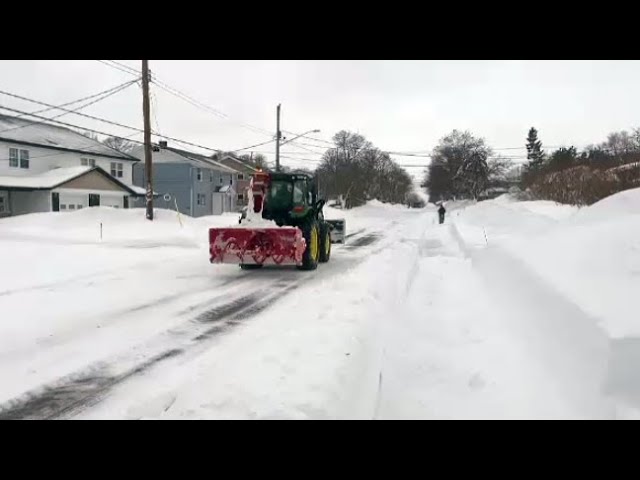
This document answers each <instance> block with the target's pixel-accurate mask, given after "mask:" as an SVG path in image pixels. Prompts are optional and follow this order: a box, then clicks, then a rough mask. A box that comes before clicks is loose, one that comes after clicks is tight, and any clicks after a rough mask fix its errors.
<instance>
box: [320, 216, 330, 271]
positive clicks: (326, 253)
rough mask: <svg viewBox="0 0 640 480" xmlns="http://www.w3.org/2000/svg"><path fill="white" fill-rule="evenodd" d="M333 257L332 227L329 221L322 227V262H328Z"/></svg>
mask: <svg viewBox="0 0 640 480" xmlns="http://www.w3.org/2000/svg"><path fill="white" fill-rule="evenodd" d="M329 257H331V229H330V228H329V224H328V223H323V224H322V226H321V227H320V258H319V261H320V263H327V262H328V261H329Z"/></svg>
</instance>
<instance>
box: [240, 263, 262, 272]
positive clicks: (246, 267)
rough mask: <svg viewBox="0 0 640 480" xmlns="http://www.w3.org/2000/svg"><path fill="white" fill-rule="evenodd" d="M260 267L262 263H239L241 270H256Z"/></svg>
mask: <svg viewBox="0 0 640 480" xmlns="http://www.w3.org/2000/svg"><path fill="white" fill-rule="evenodd" d="M262 267H263V265H262V264H258V263H241V264H240V268H241V269H242V270H257V269H259V268H262Z"/></svg>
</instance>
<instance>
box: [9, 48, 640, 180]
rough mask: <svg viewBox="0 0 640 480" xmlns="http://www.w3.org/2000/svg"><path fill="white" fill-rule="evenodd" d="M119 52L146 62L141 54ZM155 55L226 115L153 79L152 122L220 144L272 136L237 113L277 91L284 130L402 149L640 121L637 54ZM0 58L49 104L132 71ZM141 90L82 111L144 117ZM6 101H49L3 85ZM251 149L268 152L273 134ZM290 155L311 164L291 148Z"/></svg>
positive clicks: (502, 142)
mask: <svg viewBox="0 0 640 480" xmlns="http://www.w3.org/2000/svg"><path fill="white" fill-rule="evenodd" d="M121 62H122V63H124V64H126V65H129V66H131V67H133V68H136V69H139V68H140V61H138V60H124V61H121ZM150 65H151V70H152V71H153V72H154V74H156V75H157V76H158V78H159V79H160V80H161V81H163V82H165V83H166V84H168V85H169V86H171V87H173V88H175V89H178V90H180V91H182V92H184V93H186V94H188V95H190V96H192V97H194V98H196V99H197V100H199V101H201V102H203V103H205V104H207V105H209V106H210V107H213V108H215V109H217V110H218V111H220V112H223V113H224V114H226V115H227V118H220V117H219V116H216V115H214V114H212V113H210V112H207V111H203V110H201V109H198V108H196V107H194V106H192V105H190V104H188V103H186V102H184V101H183V100H180V99H178V98H176V97H174V96H172V95H170V94H168V93H166V92H165V91H163V90H161V89H159V88H158V87H157V86H152V90H153V92H154V94H155V102H154V104H153V110H154V112H155V117H156V118H157V124H156V118H153V117H152V128H154V129H157V130H158V131H160V132H162V133H164V134H166V135H169V136H173V137H177V138H180V139H184V140H188V141H191V142H194V143H198V144H202V145H206V146H211V147H213V148H220V149H224V150H227V149H228V150H234V149H238V148H241V147H244V146H249V145H252V144H255V143H259V142H263V141H268V140H269V136H268V135H266V134H262V133H257V132H256V131H254V130H252V129H250V128H247V127H246V126H242V125H241V123H243V122H244V123H247V124H250V125H252V126H256V127H259V128H262V129H265V130H269V131H275V112H276V105H277V104H278V103H282V129H283V130H289V131H293V132H298V133H302V132H305V131H307V130H312V129H320V130H321V133H319V134H314V135H313V136H314V137H317V138H323V139H325V140H329V139H330V138H331V136H332V135H333V134H334V133H335V132H336V131H338V130H341V129H347V130H352V131H356V132H359V133H361V134H363V135H365V136H366V137H367V138H368V139H369V140H371V141H372V142H373V143H374V144H375V145H376V146H378V147H380V148H382V149H385V150H392V151H402V152H415V151H421V152H428V151H429V150H430V149H431V148H433V147H434V146H435V145H436V144H437V142H438V140H439V139H440V138H441V137H442V136H444V135H446V134H447V133H449V132H450V131H451V130H453V129H454V128H457V129H460V130H465V129H468V130H470V131H471V132H472V133H473V134H474V135H477V136H481V137H484V138H485V139H486V140H487V142H488V143H489V145H491V146H492V147H494V148H496V149H500V148H508V147H521V146H523V144H524V139H525V137H526V135H527V131H528V129H529V128H530V127H531V126H535V127H536V128H537V129H538V130H539V133H540V138H541V140H542V142H543V144H544V145H548V146H556V145H570V144H573V145H575V146H577V147H578V148H580V147H584V146H586V145H588V144H590V143H597V142H600V141H603V140H604V139H605V138H606V135H607V133H609V132H611V131H615V130H622V129H629V128H631V127H634V126H640V62H638V61H164V60H158V61H155V60H152V61H150ZM0 66H1V67H2V68H1V71H2V75H1V76H0V89H2V90H6V91H10V92H13V93H17V94H20V95H23V96H27V97H31V98H34V99H37V100H41V101H45V102H47V103H52V104H62V103H65V102H68V101H71V100H74V99H77V98H80V97H83V96H87V95H90V94H93V93H97V92H99V91H101V90H106V89H107V88H110V87H112V86H115V85H117V84H119V83H123V82H124V81H126V80H128V79H132V78H133V77H132V76H130V75H128V74H126V73H123V72H121V71H118V70H116V69H114V68H110V67H108V66H106V65H104V64H101V63H99V62H98V61H96V60H76V61H32V60H29V61H27V60H25V61H1V62H0ZM141 101H142V100H141V92H140V88H139V87H138V86H135V85H134V86H133V87H130V88H129V89H127V90H125V91H123V92H121V93H119V94H117V95H115V96H113V97H110V98H108V99H106V100H104V101H103V102H100V103H97V104H96V105H92V106H90V107H88V108H87V109H85V110H82V111H83V112H85V113H88V114H92V115H95V116H100V117H105V118H108V119H111V120H115V121H117V122H120V123H124V124H127V125H132V126H136V127H142V105H141ZM0 105H3V106H10V107H13V108H19V109H22V110H28V111H34V110H38V109H39V108H42V107H38V106H37V105H31V104H28V103H26V102H22V101H19V100H14V99H11V98H8V97H6V96H4V95H0ZM0 113H7V112H6V111H2V110H0ZM60 120H61V121H66V122H69V123H74V124H78V125H83V126H86V127H90V128H96V129H98V130H104V131H107V132H112V133H114V134H117V135H123V136H124V135H130V134H131V133H132V132H131V131H127V130H124V129H120V128H118V127H113V126H110V125H104V124H101V123H98V122H93V121H91V120H88V119H85V118H81V117H77V116H75V115H72V114H70V115H66V116H64V117H61V118H60ZM158 127H159V128H158ZM133 138H136V139H141V138H142V136H141V135H138V136H135V137H133ZM304 142H305V143H308V142H307V141H306V140H304ZM311 143H317V142H311ZM311 149H312V150H316V151H317V150H322V149H319V148H313V147H311ZM283 150H284V152H291V153H285V155H289V156H295V157H296V158H301V159H317V158H319V155H316V154H313V153H311V152H307V151H304V150H302V149H300V148H297V147H296V148H294V147H292V146H291V145H287V146H285V147H283ZM254 151H260V152H263V153H266V154H268V156H269V157H270V158H273V152H274V145H273V144H269V145H265V146H263V147H257V148H255V149H254ZM497 152H498V153H503V154H507V155H514V154H517V155H522V154H523V153H524V151H517V152H515V153H514V151H511V150H506V151H500V150H497ZM394 158H396V160H398V162H399V163H401V164H412V165H415V164H424V163H428V159H424V158H411V157H399V156H394ZM283 164H288V165H291V166H313V165H315V163H312V162H306V161H303V160H295V161H294V160H290V159H287V158H283ZM410 171H411V172H412V173H414V174H420V173H421V171H420V169H415V168H412V169H410Z"/></svg>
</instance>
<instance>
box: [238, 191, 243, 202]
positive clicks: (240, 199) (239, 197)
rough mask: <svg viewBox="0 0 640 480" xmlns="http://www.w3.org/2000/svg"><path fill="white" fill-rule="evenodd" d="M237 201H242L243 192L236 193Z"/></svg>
mask: <svg viewBox="0 0 640 480" xmlns="http://www.w3.org/2000/svg"><path fill="white" fill-rule="evenodd" d="M238 201H239V202H244V194H243V193H239V194H238Z"/></svg>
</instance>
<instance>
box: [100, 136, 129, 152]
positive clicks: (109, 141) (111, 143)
mask: <svg viewBox="0 0 640 480" xmlns="http://www.w3.org/2000/svg"><path fill="white" fill-rule="evenodd" d="M102 143H104V144H105V145H106V146H107V147H111V148H113V149H114V150H117V151H119V152H122V153H129V152H131V151H132V150H133V148H134V147H135V143H133V142H130V141H128V140H125V139H124V138H120V137H107V138H105V139H104V140H103V141H102Z"/></svg>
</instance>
